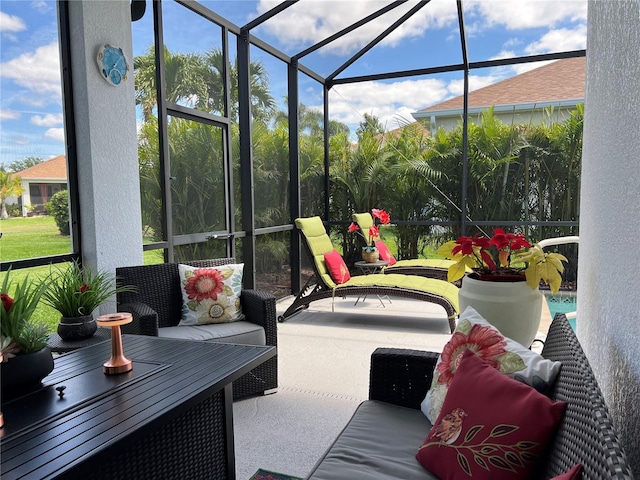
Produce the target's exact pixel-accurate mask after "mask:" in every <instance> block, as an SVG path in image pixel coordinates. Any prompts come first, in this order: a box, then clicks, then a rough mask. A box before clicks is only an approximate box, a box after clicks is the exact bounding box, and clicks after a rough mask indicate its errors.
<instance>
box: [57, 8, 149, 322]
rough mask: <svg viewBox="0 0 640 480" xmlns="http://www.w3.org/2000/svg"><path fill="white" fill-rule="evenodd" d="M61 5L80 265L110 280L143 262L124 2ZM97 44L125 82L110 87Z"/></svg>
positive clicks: (127, 11)
mask: <svg viewBox="0 0 640 480" xmlns="http://www.w3.org/2000/svg"><path fill="white" fill-rule="evenodd" d="M68 5H69V12H70V24H71V32H70V34H71V50H72V52H71V57H72V71H71V74H72V76H73V96H74V105H75V111H74V113H75V122H76V138H77V144H76V145H77V151H78V181H79V193H80V205H81V209H80V221H81V235H82V240H81V241H82V252H83V262H84V263H85V264H87V265H89V266H90V267H91V268H94V269H98V270H100V271H107V272H111V273H113V274H114V275H115V268H116V267H117V266H124V265H139V264H142V258H143V257H142V233H141V230H142V227H141V213H140V182H139V174H138V152H137V135H136V116H135V98H134V93H135V91H134V81H133V56H132V40H131V13H130V1H129V0H109V1H100V0H92V1H82V2H80V1H77V2H69V4H68ZM105 44H110V45H112V46H115V47H121V48H122V49H123V51H124V52H125V54H126V56H127V58H128V61H129V66H130V69H131V70H130V74H129V77H128V80H127V81H126V82H124V83H122V84H120V85H119V86H117V87H114V86H111V85H109V84H108V83H107V82H106V81H105V80H104V79H103V78H101V74H100V72H99V70H98V66H97V63H96V56H97V54H98V49H99V47H100V46H101V45H105ZM114 309H115V307H114V305H113V304H109V305H105V306H103V307H102V308H101V310H100V313H106V312H109V311H113V310H114Z"/></svg>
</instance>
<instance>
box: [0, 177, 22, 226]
mask: <svg viewBox="0 0 640 480" xmlns="http://www.w3.org/2000/svg"><path fill="white" fill-rule="evenodd" d="M22 192H24V188H23V187H22V178H21V177H19V176H18V175H13V174H11V173H10V172H5V171H4V170H0V203H1V204H2V212H1V213H0V219H2V220H6V219H7V218H9V214H8V213H7V198H9V197H19V196H20V195H22Z"/></svg>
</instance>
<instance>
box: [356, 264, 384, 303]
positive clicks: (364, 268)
mask: <svg viewBox="0 0 640 480" xmlns="http://www.w3.org/2000/svg"><path fill="white" fill-rule="evenodd" d="M353 265H354V266H356V267H358V269H360V271H361V272H362V274H363V275H371V274H374V273H380V272H381V271H382V269H383V268H384V267H386V266H387V265H389V262H387V261H386V260H378V261H376V262H365V261H364V260H360V261H357V262H354V264H353ZM376 297H378V300H380V303H381V304H382V306H383V307H385V308H386V305H385V304H384V301H383V299H386V300H388V301H389V303H391V299H390V298H389V297H388V296H387V295H383V296H380V295H376ZM360 298H362V301H363V302H364V301H365V300H366V299H367V296H366V295H365V296H364V297H362V295H359V296H358V298H357V299H356V303H354V304H353V305H354V306H356V305H357V304H358V302H359V301H360Z"/></svg>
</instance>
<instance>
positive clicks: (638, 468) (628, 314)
mask: <svg viewBox="0 0 640 480" xmlns="http://www.w3.org/2000/svg"><path fill="white" fill-rule="evenodd" d="M638 10H639V9H638V2H637V1H636V0H619V1H615V2H601V1H599V0H592V1H590V2H589V7H588V31H587V79H586V80H587V82H586V96H585V122H584V141H583V157H582V179H581V192H580V202H581V203H580V246H579V247H578V248H579V253H578V256H579V262H578V263H579V268H578V271H579V273H578V319H577V333H578V337H579V338H580V341H581V343H582V345H583V347H584V349H585V352H586V353H587V356H588V357H589V361H590V363H591V365H592V367H593V369H594V372H595V373H596V376H597V377H598V383H599V384H600V387H601V388H602V390H603V393H604V395H605V397H606V399H607V405H608V406H609V410H610V412H611V414H612V416H613V419H614V422H615V424H616V427H617V428H618V429H619V431H620V433H621V436H622V439H623V442H624V447H625V450H626V452H627V454H628V455H629V457H630V461H631V466H632V469H634V473H635V475H636V476H638V475H640V435H639V432H640V403H639V402H638V398H640V289H639V287H638V274H639V272H640V255H638V253H637V252H638V238H640V222H638V218H639V217H640V163H639V155H640V154H639V152H640V136H639V135H638V121H637V118H638V111H640V82H639V81H638V78H640V55H639V52H640V22H639V18H640V17H639V11H638Z"/></svg>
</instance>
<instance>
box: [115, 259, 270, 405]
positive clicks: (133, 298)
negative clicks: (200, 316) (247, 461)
mask: <svg viewBox="0 0 640 480" xmlns="http://www.w3.org/2000/svg"><path fill="white" fill-rule="evenodd" d="M183 263H184V264H187V265H192V266H196V267H213V266H220V265H226V264H231V263H235V259H233V258H220V259H212V260H199V261H192V262H183ZM116 277H117V283H118V285H133V286H135V287H136V291H135V292H123V293H120V294H118V295H117V301H118V311H121V312H130V313H131V314H132V315H133V321H132V322H131V323H130V324H128V325H123V326H122V332H123V333H130V334H137V335H151V336H156V337H157V336H158V333H159V332H158V330H159V329H162V328H164V327H175V326H176V325H178V323H179V321H180V318H181V312H182V293H181V288H180V276H179V273H178V264H177V263H165V264H159V265H143V266H133V267H119V268H116ZM240 302H241V304H242V312H243V313H244V315H245V317H246V321H248V322H251V323H253V324H256V325H259V326H261V327H262V328H263V329H264V333H265V344H266V345H273V346H276V347H277V344H278V338H277V328H276V326H277V324H276V304H275V297H273V296H272V295H270V294H268V293H266V292H262V291H259V290H249V289H247V290H242V293H241V295H240ZM225 325H229V324H225ZM207 327H214V328H215V327H216V325H208V326H207ZM185 328H188V327H185ZM211 341H221V342H225V340H224V339H221V340H215V339H212V340H211ZM226 341H227V342H230V341H231V340H226ZM277 386H278V358H277V356H275V357H273V358H271V359H269V360H267V361H266V362H265V363H263V364H262V365H260V366H258V367H257V368H255V369H254V370H252V371H251V372H249V373H248V374H246V375H244V376H243V377H241V378H240V379H238V380H237V381H235V382H234V383H233V398H234V399H238V398H243V397H248V396H252V395H262V394H264V393H265V391H269V390H274V389H275V388H277ZM269 393H271V392H269Z"/></svg>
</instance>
